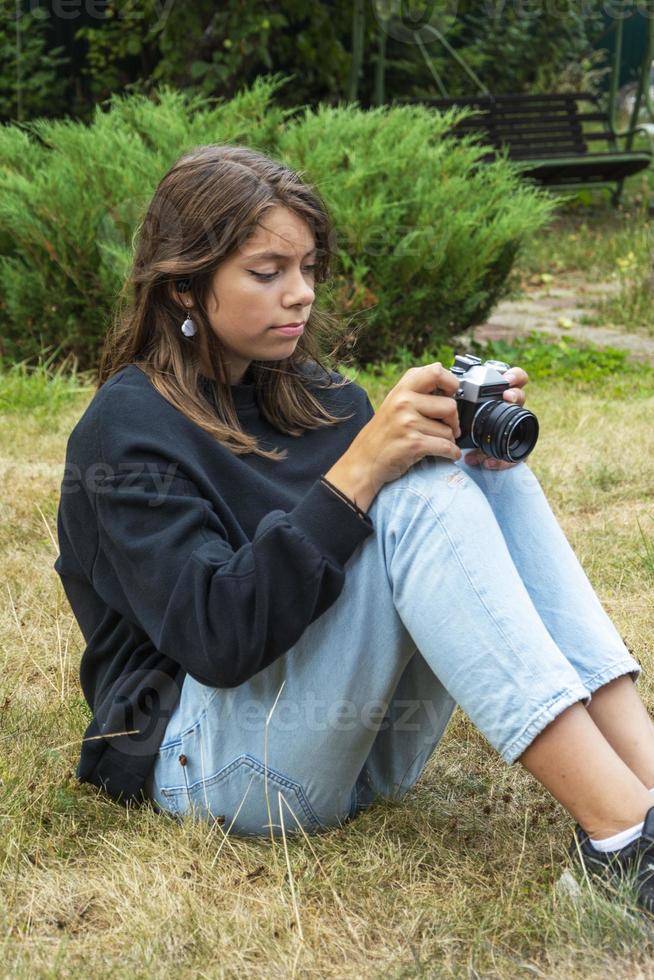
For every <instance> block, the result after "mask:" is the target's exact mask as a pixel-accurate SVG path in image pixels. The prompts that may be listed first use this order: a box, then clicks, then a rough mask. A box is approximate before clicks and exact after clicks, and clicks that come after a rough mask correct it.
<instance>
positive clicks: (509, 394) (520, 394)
mask: <svg viewBox="0 0 654 980" xmlns="http://www.w3.org/2000/svg"><path fill="white" fill-rule="evenodd" d="M502 398H503V399H504V401H505V402H512V403H513V404H514V405H520V406H522V405H524V403H525V402H526V400H527V394H526V392H524V391H521V390H520V388H507V389H506V391H504V392H502Z"/></svg>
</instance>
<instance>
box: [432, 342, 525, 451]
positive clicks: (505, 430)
mask: <svg viewBox="0 0 654 980" xmlns="http://www.w3.org/2000/svg"><path fill="white" fill-rule="evenodd" d="M508 370H509V365H508V364H505V363H504V361H494V360H488V361H484V362H483V363H482V360H481V358H479V357H475V355H474V354H457V355H456V356H455V358H454V364H453V365H452V367H451V368H450V371H451V372H452V374H455V375H456V376H457V377H458V378H459V379H460V383H459V389H458V391H457V392H456V394H455V395H454V398H455V400H456V402H457V410H458V415H459V425H460V426H461V436H460V437H459V438H458V439H457V441H456V444H457V446H459V447H460V448H461V449H479V450H481V451H482V452H483V453H485V454H486V455H487V456H491V457H493V458H494V459H502V460H505V461H507V462H513V463H515V462H519V461H520V460H521V459H524V458H525V456H527V455H528V454H529V453H530V452H531V451H532V449H533V448H534V446H535V445H536V441H537V439H538V431H539V427H538V419H537V418H536V416H535V415H534V414H533V412H530V411H528V410H527V409H526V408H521V407H520V406H519V405H512V404H510V403H509V402H506V401H504V398H503V394H504V392H505V391H506V390H507V388H510V387H511V386H510V384H509V382H508V381H505V380H504V377H503V375H504V374H505V373H506V372H507V371H508Z"/></svg>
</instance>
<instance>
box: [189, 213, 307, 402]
mask: <svg viewBox="0 0 654 980" xmlns="http://www.w3.org/2000/svg"><path fill="white" fill-rule="evenodd" d="M315 258H316V256H315V240H314V237H313V234H312V232H311V229H310V228H309V226H308V225H307V224H306V222H305V221H304V220H303V219H302V218H299V217H298V216H297V215H296V214H294V213H293V212H292V211H288V210H287V209H286V208H283V207H275V208H273V209H271V210H270V211H269V212H268V213H267V214H266V215H265V217H264V219H263V222H262V224H260V225H259V226H258V227H257V229H256V231H255V233H254V235H253V236H252V237H251V238H250V239H249V240H248V241H247V242H246V243H245V244H244V245H242V246H240V248H239V249H238V250H237V251H236V252H235V253H234V254H233V255H232V256H230V258H228V259H226V260H225V261H224V262H223V263H222V265H220V266H219V268H218V269H217V270H216V272H215V274H214V277H213V280H212V282H211V286H210V289H209V295H208V298H207V311H208V314H209V321H210V323H211V327H212V329H213V331H214V333H215V334H216V335H217V336H218V337H219V338H220V340H221V341H222V343H223V346H224V348H225V356H226V360H227V363H228V368H229V383H230V384H239V383H240V382H241V380H242V379H243V375H244V374H245V372H246V371H247V369H248V366H249V364H250V362H251V361H253V360H258V361H266V360H270V361H276V360H281V359H282V358H285V357H288V356H289V355H290V354H292V353H293V351H294V350H295V348H296V346H297V343H298V340H299V337H300V336H301V333H298V334H296V335H295V336H293V335H290V334H285V333H283V332H282V331H280V330H277V329H275V328H276V327H281V326H286V325H288V324H304V323H306V321H307V319H308V317H309V313H310V312H311V306H312V303H313V301H314V299H315V293H314V263H315Z"/></svg>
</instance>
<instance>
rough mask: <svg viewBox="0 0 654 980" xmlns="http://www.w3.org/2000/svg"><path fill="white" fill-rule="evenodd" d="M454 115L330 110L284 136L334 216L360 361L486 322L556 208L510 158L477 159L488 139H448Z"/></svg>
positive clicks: (336, 292)
mask: <svg viewBox="0 0 654 980" xmlns="http://www.w3.org/2000/svg"><path fill="white" fill-rule="evenodd" d="M455 118H458V116H457V115H456V114H454V113H438V112H436V111H434V110H432V109H428V108H425V107H424V106H394V107H392V108H389V107H381V108H378V109H373V110H369V111H362V110H360V109H358V108H349V107H348V108H332V107H328V106H321V107H319V108H318V109H317V110H316V111H309V110H305V112H304V114H303V116H302V117H300V118H297V117H296V118H295V119H293V120H292V121H291V122H290V123H289V125H288V126H287V127H286V128H285V130H284V131H283V132H282V133H281V135H280V137H279V148H280V151H281V154H282V155H283V157H284V158H285V159H286V160H287V162H290V163H292V164H293V166H295V167H297V168H299V169H300V170H301V171H302V172H304V173H305V174H306V176H307V177H308V178H309V179H310V180H311V181H312V182H314V183H315V184H316V185H317V186H318V187H319V188H320V190H321V192H322V194H323V197H324V198H325V200H326V202H327V203H328V205H329V207H330V210H331V212H332V214H333V217H334V219H335V223H336V228H337V239H338V245H339V268H338V269H337V270H336V275H335V279H334V283H333V287H332V295H331V296H330V302H331V305H332V306H333V308H334V309H335V310H336V311H337V312H338V311H350V312H351V313H352V314H354V315H353V317H352V321H353V324H354V326H355V328H356V330H355V332H356V334H357V339H356V351H355V357H356V360H357V361H358V362H359V363H361V364H363V363H365V362H366V361H376V360H381V359H384V358H388V357H391V356H392V354H393V353H394V351H395V350H396V348H397V347H399V346H405V347H407V348H408V349H409V351H410V352H411V353H412V354H413V355H420V353H421V352H422V351H423V350H424V349H425V348H429V347H433V346H435V345H438V344H439V343H442V342H444V341H446V340H447V339H449V338H450V337H452V336H454V335H456V334H458V333H460V332H461V331H462V330H464V329H465V328H467V327H469V326H471V325H473V324H476V323H479V322H481V321H483V320H484V319H485V318H486V317H487V315H488V314H489V312H490V310H491V309H492V307H493V305H494V304H495V303H496V302H497V301H498V299H499V298H500V297H501V296H502V295H503V294H504V293H505V284H506V280H507V276H508V274H509V272H510V270H511V267H512V264H513V262H514V260H515V258H516V255H517V253H518V251H519V249H520V247H521V245H522V243H523V242H524V241H525V239H526V238H527V236H529V235H530V234H532V233H534V232H535V231H536V230H537V229H538V228H540V227H541V226H542V225H543V224H544V223H545V221H546V218H547V217H548V215H549V213H550V211H551V209H552V208H553V206H554V202H553V200H552V199H551V198H546V197H545V195H544V194H543V193H542V192H540V191H538V190H536V189H534V188H533V187H532V186H531V185H529V184H527V183H526V182H523V181H521V180H520V179H519V178H518V176H517V173H516V171H515V169H514V168H513V167H512V165H510V164H509V163H508V162H507V161H505V160H501V159H500V160H497V161H495V162H493V163H490V164H482V165H480V164H479V160H480V157H481V156H483V154H484V152H485V151H484V148H483V147H481V146H479V145H478V144H474V143H473V142H472V141H471V140H470V139H469V138H468V139H465V140H454V139H453V138H451V137H448V136H447V132H448V130H449V129H450V128H451V126H452V122H453V119H455ZM354 342H355V341H354V335H352V343H354Z"/></svg>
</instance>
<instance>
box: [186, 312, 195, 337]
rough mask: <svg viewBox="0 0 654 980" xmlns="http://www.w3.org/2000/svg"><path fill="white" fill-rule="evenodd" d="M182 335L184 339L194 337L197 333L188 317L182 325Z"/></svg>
mask: <svg viewBox="0 0 654 980" xmlns="http://www.w3.org/2000/svg"><path fill="white" fill-rule="evenodd" d="M182 333H183V334H184V336H185V337H195V334H196V333H197V331H196V328H195V324H194V323H193V320H192V319H191V317H190V315H189V316H187V317H186V319H185V320H184V323H183V324H182Z"/></svg>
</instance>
